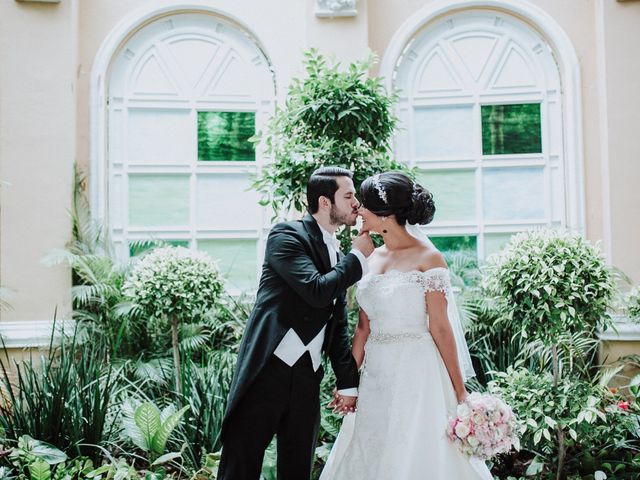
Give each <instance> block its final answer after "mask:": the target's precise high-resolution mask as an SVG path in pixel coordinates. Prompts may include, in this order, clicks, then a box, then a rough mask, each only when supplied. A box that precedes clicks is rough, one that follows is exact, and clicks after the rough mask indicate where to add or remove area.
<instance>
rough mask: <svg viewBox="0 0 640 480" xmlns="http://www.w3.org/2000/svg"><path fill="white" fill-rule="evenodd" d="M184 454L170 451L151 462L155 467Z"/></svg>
mask: <svg viewBox="0 0 640 480" xmlns="http://www.w3.org/2000/svg"><path fill="white" fill-rule="evenodd" d="M181 456H182V453H181V452H169V453H165V454H164V455H162V456H160V457H158V458H156V460H155V461H154V462H153V463H152V464H151V466H152V467H155V466H156V465H161V464H163V463H166V462H170V461H171V460H173V459H174V458H179V457H181Z"/></svg>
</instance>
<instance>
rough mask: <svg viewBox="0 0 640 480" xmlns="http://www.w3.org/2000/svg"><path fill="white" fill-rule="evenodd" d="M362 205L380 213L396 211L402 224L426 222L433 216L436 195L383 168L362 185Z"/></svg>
mask: <svg viewBox="0 0 640 480" xmlns="http://www.w3.org/2000/svg"><path fill="white" fill-rule="evenodd" d="M360 198H361V199H362V205H364V207H365V208H366V209H367V210H369V211H370V212H372V213H374V214H375V215H378V216H379V217H388V216H390V215H395V217H396V221H397V222H398V224H399V225H404V224H406V223H407V222H409V223H410V224H413V225H426V224H427V223H429V222H431V220H433V215H434V214H435V213H436V204H435V203H434V201H433V195H432V194H431V193H430V192H429V191H428V190H427V189H426V188H424V187H423V186H422V185H420V184H417V183H414V182H413V180H411V179H410V178H409V177H408V176H406V175H405V174H404V173H400V172H384V173H380V174H377V175H373V176H372V177H369V178H367V179H366V180H365V181H364V182H362V185H361V186H360Z"/></svg>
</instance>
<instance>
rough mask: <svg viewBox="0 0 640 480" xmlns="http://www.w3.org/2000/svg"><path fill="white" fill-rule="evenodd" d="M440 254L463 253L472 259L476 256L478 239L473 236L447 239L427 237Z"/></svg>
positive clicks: (449, 237)
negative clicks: (471, 256)
mask: <svg viewBox="0 0 640 480" xmlns="http://www.w3.org/2000/svg"><path fill="white" fill-rule="evenodd" d="M429 238H430V239H431V241H432V242H433V244H434V245H435V246H436V248H437V249H438V250H440V251H441V252H443V253H444V252H463V253H467V254H469V255H473V256H474V257H475V256H477V255H478V253H477V251H478V239H477V238H476V236H475V235H460V236H448V237H435V236H430V237H429Z"/></svg>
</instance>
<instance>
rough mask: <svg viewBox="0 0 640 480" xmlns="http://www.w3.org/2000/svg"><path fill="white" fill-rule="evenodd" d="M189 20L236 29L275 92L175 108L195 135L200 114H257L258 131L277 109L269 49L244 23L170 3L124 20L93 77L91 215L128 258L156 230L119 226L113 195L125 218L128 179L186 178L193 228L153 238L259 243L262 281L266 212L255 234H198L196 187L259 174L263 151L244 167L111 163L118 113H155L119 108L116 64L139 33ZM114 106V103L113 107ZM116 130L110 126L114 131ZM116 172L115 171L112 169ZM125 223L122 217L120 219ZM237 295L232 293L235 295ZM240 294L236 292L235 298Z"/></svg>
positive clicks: (214, 11)
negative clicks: (185, 112)
mask: <svg viewBox="0 0 640 480" xmlns="http://www.w3.org/2000/svg"><path fill="white" fill-rule="evenodd" d="M179 14H190V15H198V14H200V15H208V16H210V17H215V20H216V21H217V22H218V23H219V25H220V26H221V28H223V29H233V30H234V33H236V34H238V35H239V36H241V37H243V38H244V39H247V41H249V42H252V43H253V45H254V47H255V51H256V55H255V57H254V58H253V59H252V62H254V64H262V65H266V67H267V68H268V70H269V71H270V77H271V87H269V88H270V93H269V94H268V95H267V96H263V97H262V98H260V99H258V101H255V100H256V99H255V98H254V99H250V100H249V101H247V102H246V104H245V105H243V104H242V102H236V103H233V104H229V103H226V102H221V103H219V104H216V103H215V102H211V103H207V102H199V103H198V105H194V104H193V102H192V103H190V104H185V103H184V102H179V101H178V102H176V105H175V108H178V109H180V108H182V109H185V108H186V109H189V110H190V115H191V121H192V123H193V125H194V132H195V131H197V112H198V111H207V110H209V111H252V112H255V113H256V131H259V130H260V128H261V127H262V126H263V125H264V123H265V122H266V121H267V119H268V118H269V116H270V115H271V114H272V112H273V109H274V107H275V100H276V89H275V76H274V73H273V67H272V64H271V62H270V60H269V58H268V56H267V55H266V53H265V49H264V48H263V47H262V44H261V43H260V42H259V40H258V39H257V38H256V37H255V36H254V35H253V34H252V33H251V29H250V28H249V27H248V26H246V25H244V24H243V23H242V22H241V21H239V20H238V19H237V18H234V17H233V16H231V15H229V14H228V13H227V12H223V11H220V10H218V9H216V8H213V7H211V6H208V5H204V4H197V5H195V4H193V3H182V4H180V3H177V2H175V1H171V0H160V1H156V2H153V5H148V6H145V7H143V8H141V9H139V10H137V11H134V12H133V13H132V14H131V15H129V16H128V17H127V18H125V19H124V20H123V21H122V22H121V23H120V24H119V25H118V26H116V28H114V30H113V31H112V32H111V33H110V34H109V36H108V37H107V38H106V39H105V41H104V42H103V44H102V46H101V47H100V50H99V52H98V54H97V56H96V61H95V63H94V67H93V71H92V76H91V86H92V90H91V111H92V116H91V175H90V198H91V207H92V215H93V217H94V218H96V219H98V220H100V221H101V222H102V223H103V224H105V226H106V228H108V231H109V232H110V233H111V235H112V239H113V241H114V243H115V245H116V248H117V251H118V254H119V255H120V256H128V248H129V247H128V244H129V241H132V240H139V239H148V237H149V232H150V231H152V230H153V229H149V228H144V229H135V228H131V229H127V227H126V225H117V224H116V225H114V219H113V215H110V212H109V203H110V201H109V195H111V194H115V195H117V196H118V198H122V199H125V200H124V202H123V203H124V204H123V205H119V208H120V209H121V211H122V212H127V211H128V208H127V205H126V196H127V195H128V194H127V192H128V186H127V183H126V178H127V176H128V174H129V173H185V174H186V175H189V177H190V216H191V218H190V222H189V225H190V226H189V228H188V229H182V228H176V229H173V228H163V229H159V230H157V231H155V232H154V238H158V239H171V240H187V241H189V242H190V245H191V247H192V248H196V241H197V240H208V239H231V238H238V239H253V240H256V243H257V246H256V248H257V252H256V258H257V261H256V266H255V268H256V276H257V278H259V273H260V267H261V263H262V259H263V255H264V242H265V238H266V233H267V232H268V230H269V224H268V219H269V216H268V214H266V213H265V212H264V209H262V211H261V218H260V222H259V224H257V225H255V228H251V229H240V230H219V229H208V228H204V229H202V228H200V229H199V228H197V225H195V208H194V206H195V201H196V199H195V188H193V187H194V186H195V182H197V176H198V175H202V174H215V175H221V176H223V175H229V174H238V173H242V174H247V173H248V174H256V173H258V172H259V171H260V169H261V167H262V165H263V164H264V163H265V162H267V161H268V159H267V158H266V157H265V155H264V153H263V151H262V149H261V148H257V149H256V160H255V162H254V161H249V162H242V161H229V162H224V161H211V162H200V161H197V157H196V162H192V161H190V162H189V164H175V165H171V164H164V165H162V166H156V165H128V164H126V163H125V164H123V165H119V166H118V167H119V171H114V169H113V165H110V163H111V162H110V159H109V151H108V145H109V139H108V136H107V135H108V127H107V125H108V124H109V122H110V121H111V119H112V117H113V114H114V113H115V112H118V111H126V110H125V109H126V108H130V107H140V108H153V106H154V105H153V102H144V101H138V102H136V101H126V100H125V101H124V102H120V104H119V105H118V104H117V103H118V99H113V98H111V99H109V97H108V95H109V81H110V78H111V74H112V70H113V68H114V64H115V63H116V62H117V60H118V58H120V54H121V53H122V52H123V48H125V47H126V45H128V44H129V41H130V40H131V39H132V38H135V33H136V32H138V31H140V30H141V29H143V28H144V27H145V26H148V25H151V24H154V23H158V22H167V21H169V22H170V20H171V15H179ZM114 100H115V101H114ZM109 126H111V125H109ZM194 142H195V145H194V146H193V152H192V153H193V154H194V155H196V156H197V133H196V134H195V136H194ZM110 167H111V168H110ZM114 175H121V177H122V179H123V181H122V182H120V186H119V188H121V189H122V191H120V192H110V189H111V188H112V187H113V185H114V182H113V176H114ZM121 217H122V216H121ZM232 293H233V292H232ZM236 293H237V292H236Z"/></svg>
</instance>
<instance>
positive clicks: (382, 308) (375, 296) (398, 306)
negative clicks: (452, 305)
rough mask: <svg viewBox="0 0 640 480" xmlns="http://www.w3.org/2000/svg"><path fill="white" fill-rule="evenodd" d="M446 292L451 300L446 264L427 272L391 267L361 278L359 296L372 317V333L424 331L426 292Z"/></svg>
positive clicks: (363, 307) (360, 301)
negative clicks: (383, 271)
mask: <svg viewBox="0 0 640 480" xmlns="http://www.w3.org/2000/svg"><path fill="white" fill-rule="evenodd" d="M433 291H440V292H444V294H445V295H446V296H447V300H449V298H450V295H451V280H450V278H449V270H448V269H446V268H444V267H437V268H431V269H429V270H427V271H425V272H420V271H418V270H411V271H408V272H400V271H398V270H390V271H388V272H385V273H383V274H368V275H366V276H364V277H363V278H362V280H360V283H359V284H358V292H357V295H356V298H357V299H358V304H359V305H360V307H361V308H362V309H363V310H364V311H365V312H366V314H367V316H368V317H369V323H370V327H371V335H372V336H374V337H376V336H377V337H379V338H381V339H384V338H385V335H398V334H403V335H409V336H410V335H420V334H424V333H426V332H427V331H428V323H429V319H428V315H427V308H426V303H425V293H426V292H433Z"/></svg>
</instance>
